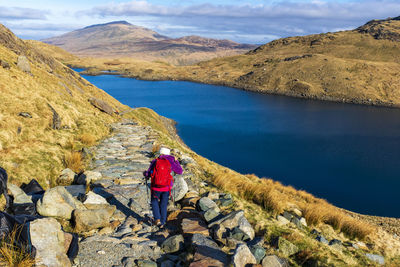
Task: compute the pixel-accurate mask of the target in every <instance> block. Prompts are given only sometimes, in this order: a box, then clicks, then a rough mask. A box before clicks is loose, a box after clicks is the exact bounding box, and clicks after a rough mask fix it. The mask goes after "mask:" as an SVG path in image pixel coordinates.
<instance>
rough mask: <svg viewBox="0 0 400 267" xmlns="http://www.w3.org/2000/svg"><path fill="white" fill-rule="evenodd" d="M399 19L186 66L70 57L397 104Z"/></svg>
mask: <svg viewBox="0 0 400 267" xmlns="http://www.w3.org/2000/svg"><path fill="white" fill-rule="evenodd" d="M398 36H400V20H398V19H397V18H395V19H388V20H376V21H372V22H369V23H367V24H365V25H364V26H361V27H359V28H358V29H355V30H352V31H342V32H335V33H324V34H315V35H308V36H301V37H289V38H283V39H279V40H275V41H272V42H270V43H268V44H265V45H263V46H260V47H258V48H257V49H255V50H253V51H250V52H248V53H247V54H245V55H239V56H231V57H224V58H216V59H212V60H209V61H205V62H200V63H198V64H196V65H192V66H186V67H172V66H164V67H163V66H160V64H158V63H155V64H154V65H151V64H149V63H147V64H146V65H141V64H134V63H133V62H131V61H129V60H125V61H120V62H119V63H118V64H115V65H107V64H106V62H107V61H109V60H106V59H97V60H92V59H87V58H86V59H79V60H78V59H77V60H71V61H69V62H70V63H71V64H78V65H81V66H86V67H95V68H94V69H93V70H92V73H94V74H96V69H97V70H104V69H114V70H119V71H120V72H121V73H122V74H124V75H126V76H130V77H138V78H141V79H149V80H153V79H154V80H160V79H178V80H189V81H196V82H203V83H211V84H220V85H227V86H232V87H236V88H241V89H245V90H251V91H259V92H264V93H271V94H281V95H288V96H295V97H302V98H313V99H321V100H330V101H340V102H348V103H359V104H370V105H386V106H395V107H400V76H399V75H398V73H399V72H400V42H399V41H400V38H399V37H398Z"/></svg>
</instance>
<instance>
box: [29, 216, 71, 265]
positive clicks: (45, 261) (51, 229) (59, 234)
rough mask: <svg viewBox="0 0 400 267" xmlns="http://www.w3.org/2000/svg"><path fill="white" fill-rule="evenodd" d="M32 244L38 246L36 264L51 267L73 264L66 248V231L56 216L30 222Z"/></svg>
mask: <svg viewBox="0 0 400 267" xmlns="http://www.w3.org/2000/svg"><path fill="white" fill-rule="evenodd" d="M30 236H31V241H32V245H33V246H34V247H35V248H36V264H37V265H39V266H40V265H41V264H42V265H44V266H49V267H64V266H71V263H70V261H69V259H68V257H67V255H66V253H65V249H64V243H65V240H64V239H65V238H64V232H63V231H62V230H61V225H60V224H59V223H58V222H57V220H56V219H54V218H43V219H37V220H35V221H33V222H31V223H30Z"/></svg>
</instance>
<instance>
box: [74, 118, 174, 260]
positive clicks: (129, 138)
mask: <svg viewBox="0 0 400 267" xmlns="http://www.w3.org/2000/svg"><path fill="white" fill-rule="evenodd" d="M113 131H114V133H115V134H114V135H113V136H112V137H110V138H108V139H106V140H104V141H103V142H102V143H101V144H99V145H98V146H97V147H96V149H95V150H94V151H93V152H94V154H95V159H94V161H93V162H92V166H91V167H92V169H93V171H97V172H100V173H101V174H102V176H103V177H102V179H101V180H98V181H96V182H95V183H94V184H93V186H94V189H93V191H94V192H95V193H97V194H99V195H101V196H103V197H105V198H106V199H107V201H108V202H109V203H110V204H112V205H116V206H117V210H119V211H120V212H119V214H118V212H117V214H118V216H119V219H120V220H121V219H123V218H124V217H126V218H127V219H126V220H125V222H124V223H123V224H122V225H120V226H119V227H117V228H115V229H108V231H107V230H104V229H103V230H104V231H103V232H100V233H99V234H96V235H94V236H92V237H89V238H86V239H83V240H82V241H81V242H80V244H79V246H80V249H79V254H78V256H77V259H76V263H77V264H76V265H77V266H97V267H100V266H114V265H115V266H134V265H132V263H130V261H133V259H143V260H152V261H156V260H157V259H159V258H160V257H161V254H162V253H161V250H160V247H159V246H158V243H157V242H160V236H161V237H163V238H164V239H165V237H166V236H167V235H168V234H167V233H163V234H160V233H159V232H157V230H158V229H156V227H153V226H151V224H150V223H149V220H148V218H149V216H150V215H151V210H150V205H149V199H148V194H147V193H148V192H147V189H146V185H145V182H144V179H143V175H142V172H143V171H144V170H146V169H147V168H148V166H149V162H150V160H151V156H152V153H151V150H152V147H153V141H154V140H155V135H154V134H153V133H152V132H151V130H150V129H149V128H146V127H141V126H138V125H136V124H135V123H133V122H129V121H125V122H121V123H117V124H114V125H113ZM116 219H117V218H116ZM122 221H123V220H122ZM132 228H135V229H132ZM107 232H108V233H107ZM101 233H105V234H103V235H100V234H101ZM129 264H131V265H129ZM147 264H150V262H148V263H147ZM142 265H143V262H142ZM143 266H144V265H143ZM148 266H151V264H150V265H148Z"/></svg>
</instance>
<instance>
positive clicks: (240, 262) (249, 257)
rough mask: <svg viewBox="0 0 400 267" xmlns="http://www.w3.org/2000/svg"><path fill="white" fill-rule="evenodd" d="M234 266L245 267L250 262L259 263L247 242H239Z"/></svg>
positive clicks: (234, 256) (233, 258)
mask: <svg viewBox="0 0 400 267" xmlns="http://www.w3.org/2000/svg"><path fill="white" fill-rule="evenodd" d="M232 264H233V266H234V267H245V266H247V265H248V264H249V265H250V264H257V260H256V258H255V257H254V255H253V254H252V253H251V251H250V249H249V248H248V247H247V245H246V244H239V245H238V246H237V248H236V250H235V253H234V255H233V257H232Z"/></svg>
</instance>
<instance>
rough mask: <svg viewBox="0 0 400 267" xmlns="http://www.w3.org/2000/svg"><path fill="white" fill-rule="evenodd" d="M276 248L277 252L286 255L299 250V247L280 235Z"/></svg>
mask: <svg viewBox="0 0 400 267" xmlns="http://www.w3.org/2000/svg"><path fill="white" fill-rule="evenodd" d="M278 249H279V252H281V253H282V254H283V255H285V256H286V257H289V256H291V255H293V254H296V253H297V252H298V251H299V248H298V247H297V246H295V245H293V244H292V243H290V242H289V241H288V240H286V239H284V238H282V237H279V239H278Z"/></svg>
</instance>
